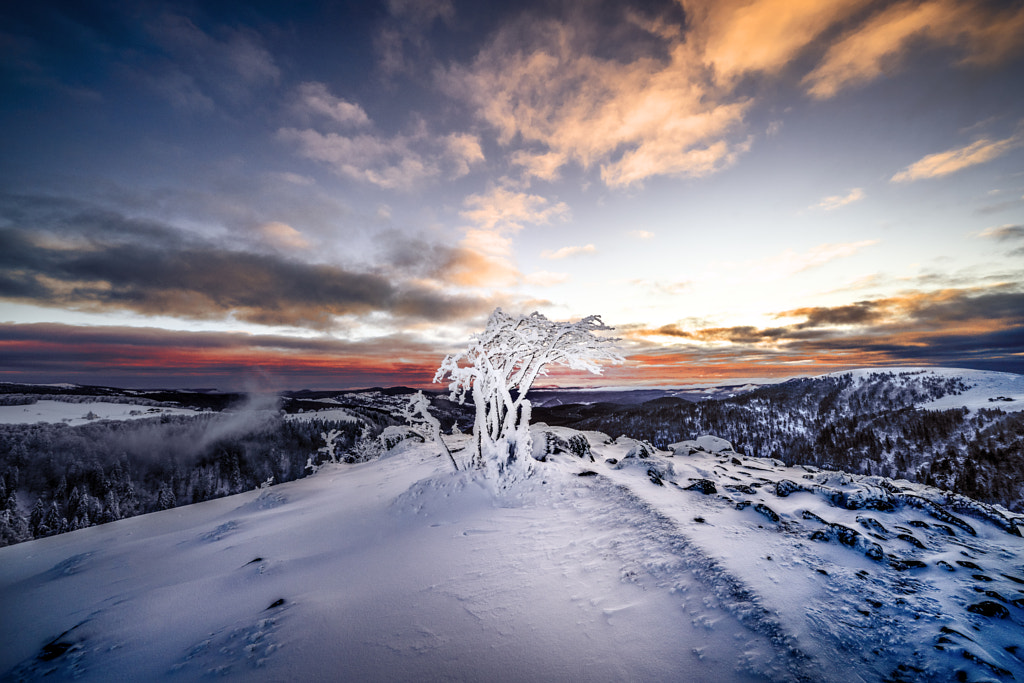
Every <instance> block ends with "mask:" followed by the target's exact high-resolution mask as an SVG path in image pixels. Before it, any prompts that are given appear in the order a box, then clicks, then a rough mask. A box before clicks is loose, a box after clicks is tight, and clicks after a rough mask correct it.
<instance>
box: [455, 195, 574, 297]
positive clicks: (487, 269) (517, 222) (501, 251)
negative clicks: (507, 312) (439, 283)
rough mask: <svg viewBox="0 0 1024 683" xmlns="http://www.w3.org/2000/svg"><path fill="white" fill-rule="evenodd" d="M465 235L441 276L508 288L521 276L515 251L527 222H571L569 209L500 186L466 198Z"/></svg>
mask: <svg viewBox="0 0 1024 683" xmlns="http://www.w3.org/2000/svg"><path fill="white" fill-rule="evenodd" d="M463 207H464V208H463V210H462V212H461V213H460V215H461V216H462V218H464V219H465V220H467V221H468V222H469V224H470V225H469V226H467V228H466V234H465V236H464V237H463V239H462V240H461V242H460V243H459V246H458V248H457V249H456V250H455V251H454V252H453V258H452V259H451V260H450V261H449V263H448V264H447V266H446V268H445V270H444V273H443V275H442V279H443V280H444V281H446V282H451V283H453V284H456V285H459V286H471V287H507V286H511V285H514V284H516V283H518V282H519V281H520V280H521V279H522V274H521V273H520V272H519V269H518V268H517V267H516V265H515V263H514V261H513V255H512V236H513V235H515V234H516V233H518V232H519V231H520V230H522V229H523V228H524V227H525V226H526V225H546V224H550V223H552V222H553V221H559V220H566V219H567V218H568V217H569V207H568V206H567V205H566V204H565V203H564V202H557V203H552V202H551V201H550V200H548V199H547V198H545V197H541V196H540V195H535V194H530V193H527V192H521V191H518V190H515V189H511V188H508V187H503V186H500V185H497V186H492V187H491V188H489V189H488V190H487V191H486V192H484V193H481V194H473V195H470V196H468V197H466V199H465V200H464V201H463Z"/></svg>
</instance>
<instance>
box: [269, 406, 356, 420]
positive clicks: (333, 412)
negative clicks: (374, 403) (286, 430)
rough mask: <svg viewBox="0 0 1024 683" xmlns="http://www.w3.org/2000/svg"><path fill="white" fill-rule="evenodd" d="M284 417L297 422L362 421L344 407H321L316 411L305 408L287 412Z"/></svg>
mask: <svg viewBox="0 0 1024 683" xmlns="http://www.w3.org/2000/svg"><path fill="white" fill-rule="evenodd" d="M284 418H285V419H286V420H296V421H298V422H311V421H312V420H330V421H335V422H361V421H362V420H361V418H358V417H356V416H355V415H353V414H352V413H350V412H348V411H347V410H345V409H344V408H323V409H321V410H316V411H314V410H307V411H305V412H301V413H288V414H287V415H285V416H284Z"/></svg>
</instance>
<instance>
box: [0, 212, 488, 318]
mask: <svg viewBox="0 0 1024 683" xmlns="http://www.w3.org/2000/svg"><path fill="white" fill-rule="evenodd" d="M4 200H5V201H3V202H2V203H0V218H2V219H3V221H5V222H6V223H7V224H8V227H4V228H2V229H0V247H2V253H3V255H2V256H0V298H2V299H6V300H8V301H19V302H24V303H31V304H36V305H41V306H52V307H58V308H65V309H69V310H82V311H95V312H100V311H115V310H121V311H132V312H135V313H139V314H142V315H167V316H173V317H179V318H185V319H194V320H219V319H220V320H222V319H229V318H234V319H238V320H241V321H244V322H249V323H254V324H261V325H288V326H298V327H308V328H313V329H330V328H332V327H333V326H335V325H336V319H337V317H338V316H356V317H359V316H366V315H379V314H383V315H384V317H385V319H392V320H395V319H413V320H416V319H425V320H434V321H441V320H451V319H458V318H460V317H462V316H465V315H473V314H476V313H479V312H481V311H483V310H485V309H487V308H489V305H490V304H489V302H485V301H484V300H482V299H479V298H476V297H471V296H465V295H452V294H448V293H446V292H444V291H442V290H440V289H438V288H437V287H436V286H431V285H429V284H423V283H417V282H415V281H413V280H410V279H407V278H405V277H402V276H401V274H382V273H380V272H375V271H371V270H359V269H355V268H348V267H342V266H336V265H331V264H318V263H307V262H303V261H299V260H296V259H293V258H286V257H282V256H279V255H276V254H265V253H255V252H251V251H244V250H240V249H236V248H232V247H229V246H224V245H221V244H218V243H216V242H212V241H210V240H207V239H204V238H199V237H197V236H194V235H189V234H186V233H183V232H181V231H178V230H175V229H173V228H171V227H169V226H167V225H163V224H160V223H157V222H153V221H143V220H138V219H132V218H127V217H125V216H123V215H120V214H118V213H115V212H110V211H102V210H97V209H95V208H94V207H89V206H86V205H81V204H77V203H75V202H74V201H63V202H62V201H60V200H52V201H51V202H46V201H44V200H42V199H35V198H29V199H22V198H11V197H6V198H4ZM262 232H263V234H264V235H265V236H267V237H268V239H277V240H279V241H284V242H286V243H291V244H293V245H295V244H298V243H299V240H300V239H301V235H299V234H298V232H297V231H295V230H294V229H292V228H291V227H290V226H287V225H285V224H282V223H277V224H274V223H270V224H266V225H265V226H264V227H263V229H262Z"/></svg>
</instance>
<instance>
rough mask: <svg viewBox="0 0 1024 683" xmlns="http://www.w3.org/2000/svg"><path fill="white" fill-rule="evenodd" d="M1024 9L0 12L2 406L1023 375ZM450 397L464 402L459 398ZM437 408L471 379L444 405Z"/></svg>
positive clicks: (960, 0) (434, 7)
mask: <svg viewBox="0 0 1024 683" xmlns="http://www.w3.org/2000/svg"><path fill="white" fill-rule="evenodd" d="M1022 35H1024V3H1021V2H968V1H965V0H920V1H917V0H897V1H895V2H885V1H865V0H836V1H834V2H828V3H825V2H817V1H807V2H804V1H802V0H721V1H719V0H664V1H652V2H638V3H629V2H619V1H607V2H602V1H598V0H594V1H588V0H558V1H554V2H521V3H501V2H498V3H494V2H485V1H473V2H460V1H459V0H421V1H416V0H389V1H387V2H382V3H371V2H357V1H351V2H295V3H277V2H260V1H251V0H250V1H247V2H243V3H233V2H218V3H202V2H195V3H190V2H182V3H151V2H133V3H121V2H113V3H103V2H90V1H88V0H76V1H74V2H66V3H62V2H46V1H41V2H35V3H4V4H3V5H2V6H0V381H11V382H65V381H70V382H79V383H87V384H108V385H114V386H125V387H218V388H222V389H237V388H244V387H250V386H261V387H280V388H291V389H300V388H357V387H369V386H389V385H399V384H404V385H408V386H423V387H425V386H428V385H430V382H431V379H432V378H433V375H434V371H435V369H436V368H437V367H438V365H439V364H440V361H441V359H442V358H443V357H444V355H445V354H447V353H452V352H455V351H458V350H459V349H461V348H463V347H464V346H465V344H466V343H467V341H468V339H469V337H470V335H471V334H473V333H474V332H477V331H479V330H482V328H483V326H484V324H485V322H486V319H487V316H488V315H489V313H490V312H491V311H492V310H493V309H495V308H496V307H501V308H502V309H503V310H505V311H506V312H509V313H516V314H518V313H529V312H531V311H539V312H541V313H542V314H544V315H545V316H547V317H548V318H550V319H552V320H576V319H579V318H581V317H584V316H587V315H592V314H596V315H600V316H601V317H602V319H603V320H604V322H605V323H606V324H607V325H609V326H611V327H614V328H615V332H614V333H613V334H614V335H616V336H617V337H619V338H620V339H621V341H620V346H621V349H622V352H623V354H624V355H625V356H626V358H627V361H626V362H625V363H624V364H622V365H620V366H616V367H614V368H610V369H609V370H608V371H607V372H606V373H605V375H603V376H602V377H600V378H596V379H591V378H589V377H588V376H581V375H576V374H572V375H566V374H564V373H558V372H553V373H552V375H551V377H549V378H548V379H547V380H545V381H547V382H548V383H561V384H563V385H564V384H570V385H584V384H587V383H593V382H598V383H602V384H609V385H637V386H641V385H642V386H672V385H681V384H688V383H691V382H713V381H725V380H730V381H731V380H740V379H746V378H778V377H786V376H794V375H805V374H820V373H824V372H832V371H838V370H844V369H849V368H857V367H871V366H907V365H942V366H947V367H968V368H978V369H987V370H1004V371H1010V372H1017V373H1021V372H1024V40H1022V39H1021V36H1022ZM435 387H436V385H435ZM437 388H439V387H437Z"/></svg>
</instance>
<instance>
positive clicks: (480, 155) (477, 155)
mask: <svg viewBox="0 0 1024 683" xmlns="http://www.w3.org/2000/svg"><path fill="white" fill-rule="evenodd" d="M443 144H444V154H445V156H446V157H447V158H448V159H449V160H450V161H451V163H452V165H453V168H452V173H451V175H452V177H454V178H461V177H462V176H464V175H468V174H469V169H470V166H472V165H473V164H477V163H480V162H482V161H484V150H483V148H482V147H481V146H480V138H478V137H477V136H476V135H470V134H469V133H452V134H450V135H446V136H445V137H444V139H443Z"/></svg>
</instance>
